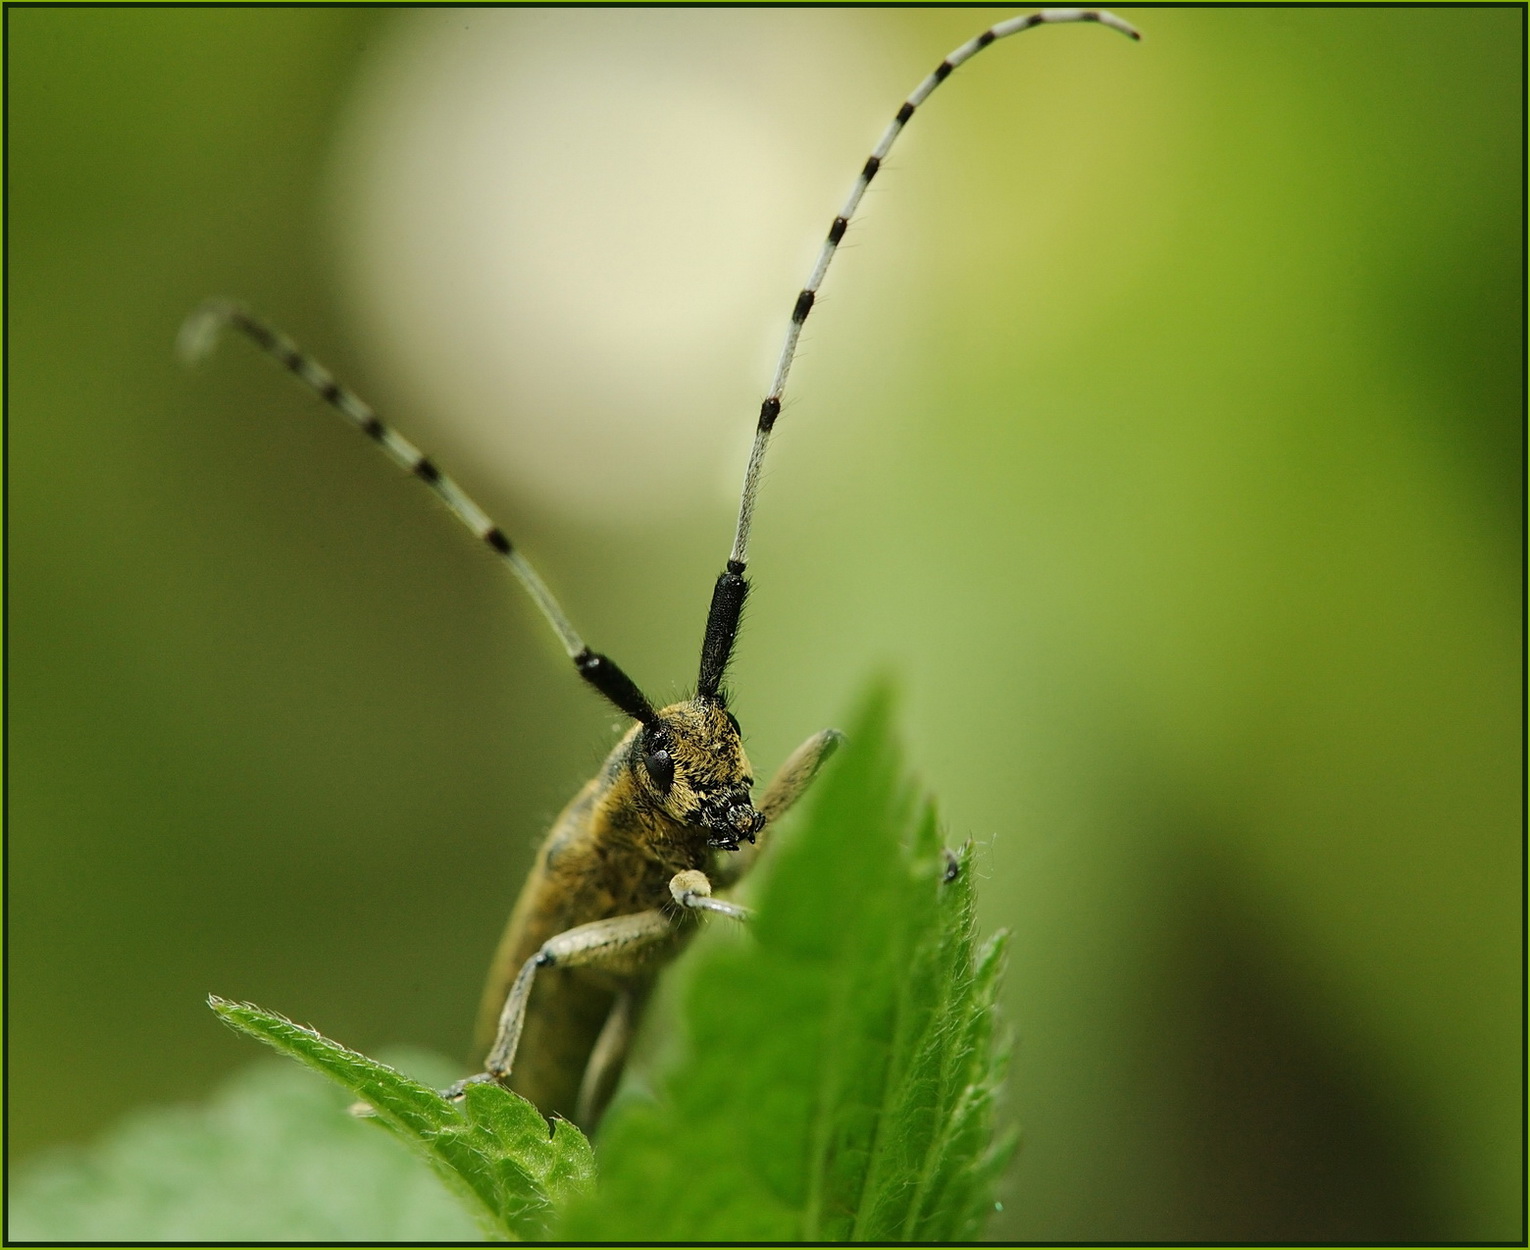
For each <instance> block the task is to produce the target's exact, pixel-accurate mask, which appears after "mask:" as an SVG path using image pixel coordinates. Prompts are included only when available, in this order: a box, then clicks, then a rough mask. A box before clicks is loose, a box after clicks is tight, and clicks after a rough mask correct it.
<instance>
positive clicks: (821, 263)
mask: <svg viewBox="0 0 1530 1250" xmlns="http://www.w3.org/2000/svg"><path fill="white" fill-rule="evenodd" d="M1059 22H1098V23H1100V24H1101V25H1102V26H1109V27H1110V28H1111V29H1112V30H1118V31H1120V32H1121V33H1122V34H1123V35H1127V36H1129V37H1131V38H1132V39H1141V38H1142V35H1141V33H1140V32H1139V31H1138V30H1137V29H1136V27H1134V26H1132V25H1131V24H1130V23H1129V22H1125V21H1123V20H1122V19H1121V18H1119V17H1117V16H1116V15H1115V14H1114V13H1110V12H1107V11H1105V10H1104V9H1042V10H1040V11H1039V12H1036V13H1029V14H1026V15H1025V16H1024V17H1012V18H1010V19H1009V20H1008V21H1004V22H1000V23H999V24H998V25H997V26H991V27H989V28H988V29H987V30H985V31H984V32H983V33H982V34H981V35H978V36H977V37H976V38H974V39H969V40H968V41H967V42H966V43H964V44H962V46H961V47H959V48H957V49H956V50H955V51H954V52H952V53H951V54H950V55H949V56H947V57H946V59H945V60H943V61H942V62H941V63H940V64H939V65H937V66H936V67H935V71H934V72H933V73H932V74H930V75H929V76H928V77H927V78H926V79H925V80H924V81H923V82H921V83H920V84H919V85H918V86H917V87H915V88H914V90H913V93H912V94H911V95H910V96H909V97H908V99H906V100H905V101H904V102H903V106H902V107H901V108H899V110H898V112H897V114H896V115H895V116H894V117H893V119H892V121H891V122H889V123H888V126H887V129H886V130H885V131H883V132H882V138H881V141H880V142H878V144H877V146H876V147H875V148H873V149H872V151H871V156H870V157H869V158H868V159H867V161H866V164H865V165H864V166H863V167H862V168H861V172H860V174H859V176H858V177H857V178H856V180H855V185H854V186H852V187H851V188H850V196H849V198H848V199H847V200H846V201H845V205H844V207H843V208H841V209H840V210H839V215H838V216H837V217H835V218H834V221H833V224H831V225H830V226H829V234H828V237H827V238H826V239H825V240H824V243H823V247H822V248H821V249H820V250H819V252H818V260H817V261H816V262H815V263H814V265H813V272H812V273H811V274H809V275H808V280H807V285H806V286H805V287H803V288H802V292H801V294H799V295H798V296H797V302H796V304H795V305H794V306H793V307H792V315H791V322H790V323H789V325H788V326H787V330H786V341H785V343H783V344H782V346H781V355H780V358H779V359H778V360H777V362H776V373H775V378H774V379H773V380H772V381H771V384H770V393H769V394H768V395H766V397H765V401H764V403H762V404H761V405H760V416H759V422H758V424H757V425H756V426H755V431H754V446H753V447H752V448H751V449H750V452H749V467H748V468H747V469H745V470H744V489H743V493H742V495H741V497H740V499H739V505H738V526H737V528H736V529H735V530H734V533H733V551H732V554H730V555H729V557H728V565H727V568H726V569H725V570H724V571H723V572H722V574H721V575H720V576H719V577H718V579H717V585H716V586H715V587H714V588H713V590H712V606H711V610H710V611H709V612H708V614H707V627H706V634H705V637H704V639H703V641H702V645H701V676H700V679H699V681H698V683H697V689H698V693H699V694H701V695H702V696H705V697H712V696H715V695H716V694H717V690H718V687H719V686H720V685H721V684H722V679H723V674H724V673H725V672H726V670H727V667H728V660H729V659H730V657H731V655H732V651H733V642H734V639H735V638H736V637H737V635H738V623H739V617H740V614H741V613H742V611H743V607H744V599H745V597H746V596H747V595H748V593H749V586H748V583H747V582H746V581H745V580H744V569H745V566H746V565H747V564H748V561H749V528H750V525H751V524H752V522H753V520H754V505H755V497H756V496H757V495H758V493H759V489H760V466H761V464H762V463H763V462H764V460H765V447H766V445H767V444H768V443H769V442H770V432H771V430H772V429H774V428H775V424H776V418H777V417H779V416H780V415H781V396H782V394H783V393H784V392H785V390H786V376H787V374H788V373H790V372H791V367H792V358H793V357H794V356H795V355H796V354H797V339H798V338H799V337H800V336H801V334H802V325H803V322H805V321H806V320H807V317H808V313H810V312H812V311H813V303H814V301H815V300H816V299H817V297H818V288H819V287H820V286H821V285H822V284H823V278H824V274H826V273H827V272H828V269H829V262H830V261H832V260H833V259H834V253H835V251H836V249H837V248H838V247H839V243H840V240H841V239H843V238H844V237H845V230H846V229H847V228H848V227H849V225H850V218H851V217H852V216H854V214H855V210H856V208H857V206H859V204H860V202H861V197H862V196H863V195H865V193H866V188H867V187H869V186H870V185H871V180H872V179H873V178H875V177H876V174H877V170H878V169H880V168H881V165H882V162H883V161H884V160H885V159H886V158H887V153H888V152H889V151H890V150H891V149H892V145H893V142H894V141H895V140H896V139H897V137H898V136H899V135H900V134H901V133H902V132H903V127H904V126H906V125H907V124H908V119H909V118H910V117H912V116H913V115H914V110H915V109H917V108H918V107H919V106H920V105H921V104H923V103H924V102H925V100H927V99H928V98H929V96H930V93H931V92H933V91H934V90H935V88H936V87H938V86H940V84H941V83H943V82H945V80H946V79H947V78H948V77H950V75H951V71H952V70H954V69H955V68H956V67H957V66H958V65H961V64H963V63H964V62H966V61H969V60H971V59H972V58H973V57H974V56H976V55H977V54H978V53H979V52H981V51H982V50H983V49H984V48H986V47H987V46H988V45H989V44H991V43H995V42H997V41H998V40H1000V39H1003V38H1005V37H1007V36H1009V35H1016V34H1019V33H1020V32H1021V31H1023V30H1030V29H1031V28H1032V27H1034V26H1044V25H1047V24H1049V23H1059Z"/></svg>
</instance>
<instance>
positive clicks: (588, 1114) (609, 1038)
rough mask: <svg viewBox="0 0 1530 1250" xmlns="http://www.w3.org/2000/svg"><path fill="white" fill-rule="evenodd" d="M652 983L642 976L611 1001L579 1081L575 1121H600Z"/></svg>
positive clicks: (614, 1086) (587, 1122) (594, 1122)
mask: <svg viewBox="0 0 1530 1250" xmlns="http://www.w3.org/2000/svg"><path fill="white" fill-rule="evenodd" d="M652 984H653V983H652V980H651V979H646V978H645V979H644V980H643V981H642V982H641V983H640V984H637V985H633V986H629V987H628V988H627V989H624V990H623V991H622V992H621V993H620V994H618V995H617V996H616V1001H615V1002H614V1003H612V1004H611V1014H610V1015H609V1016H607V1017H606V1023H605V1026H604V1027H603V1028H602V1029H601V1030H600V1037H599V1038H597V1039H596V1041H595V1049H594V1050H592V1051H591V1052H590V1060H589V1062H588V1063H587V1064H586V1065H585V1069H584V1079H583V1080H582V1081H581V1082H580V1083H579V1101H578V1103H577V1104H576V1105H575V1109H574V1122H575V1123H576V1124H580V1125H583V1126H584V1127H586V1128H589V1127H590V1126H592V1125H595V1124H598V1123H600V1117H601V1116H602V1115H603V1114H604V1113H605V1109H606V1104H607V1103H608V1102H610V1101H611V1095H612V1094H613V1093H615V1092H616V1082H617V1080H618V1079H619V1078H620V1076H621V1074H622V1068H623V1067H624V1066H625V1065H626V1062H627V1051H628V1049H629V1048H630V1047H631V1045H632V1038H633V1035H634V1034H635V1033H636V1032H637V1022H638V1018H639V1017H640V1016H641V1015H642V1011H643V1004H644V1002H646V1001H647V998H648V991H649V989H650V987H651V986H652Z"/></svg>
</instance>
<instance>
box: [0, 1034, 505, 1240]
mask: <svg viewBox="0 0 1530 1250" xmlns="http://www.w3.org/2000/svg"><path fill="white" fill-rule="evenodd" d="M408 1062H409V1065H410V1067H411V1069H415V1068H419V1067H439V1069H440V1072H441V1074H442V1075H445V1073H447V1072H448V1071H450V1068H449V1065H448V1064H447V1062H446V1061H445V1060H444V1059H440V1058H438V1057H437V1056H424V1057H421V1056H411V1057H410V1058H409V1060H408ZM66 1079H67V1078H66ZM348 1101H350V1099H349V1098H348V1097H347V1096H346V1095H345V1094H344V1092H343V1091H341V1090H340V1089H338V1088H336V1087H334V1086H331V1085H327V1084H326V1083H324V1082H322V1081H316V1080H314V1079H313V1078H312V1077H311V1076H309V1075H307V1074H306V1073H303V1072H299V1071H298V1070H297V1068H295V1067H293V1066H292V1065H291V1064H289V1063H285V1062H278V1061H276V1060H274V1059H273V1060H270V1061H263V1062H261V1063H260V1064H258V1065H256V1066H255V1067H252V1068H250V1069H248V1070H246V1071H244V1072H240V1073H238V1074H237V1075H236V1076H234V1077H233V1078H231V1079H230V1080H229V1081H228V1083H227V1084H225V1085H224V1086H223V1087H222V1088H220V1089H219V1090H218V1091H217V1092H216V1093H215V1094H214V1095H213V1096H212V1097H211V1098H210V1099H209V1100H208V1101H207V1103H206V1104H204V1105H202V1106H197V1107H164V1108H155V1109H153V1110H150V1111H141V1112H138V1113H137V1114H135V1115H133V1116H131V1117H129V1118H128V1119H127V1120H125V1121H123V1122H122V1123H121V1124H119V1125H117V1126H116V1127H115V1128H114V1129H113V1130H112V1131H111V1132H110V1133H108V1134H107V1135H106V1136H105V1137H104V1138H103V1139H102V1140H101V1141H99V1142H96V1143H94V1144H93V1145H91V1146H89V1147H85V1148H78V1147H71V1148H65V1149H58V1150H54V1151H51V1152H50V1153H48V1154H47V1155H44V1156H42V1157H40V1158H36V1159H31V1160H27V1161H25V1162H23V1163H21V1164H19V1165H17V1166H15V1167H14V1168H13V1170H12V1173H11V1177H10V1181H11V1183H10V1187H9V1194H8V1199H9V1201H8V1207H7V1213H6V1214H7V1223H8V1229H7V1231H8V1233H9V1235H10V1237H11V1238H13V1239H15V1240H17V1241H64V1242H74V1243H76V1244H86V1245H89V1244H96V1243H100V1242H110V1241H141V1242H174V1241H184V1242H199V1243H203V1244H206V1243H209V1242H217V1241H224V1242H228V1241H240V1242H249V1241H268V1242H279V1241H289V1242H299V1243H304V1242H306V1243H315V1242H337V1241H359V1242H372V1243H377V1242H386V1241H402V1242H415V1243H418V1242H421V1241H461V1240H466V1239H471V1238H473V1237H475V1236H476V1235H478V1230H477V1228H476V1227H475V1225H474V1222H473V1219H472V1217H471V1216H470V1215H469V1214H468V1213H467V1211H466V1210H465V1209H464V1208H463V1206H462V1203H461V1202H460V1201H459V1200H458V1199H457V1198H456V1197H455V1196H454V1195H452V1194H450V1193H448V1192H447V1191H446V1190H445V1189H444V1188H443V1187H442V1185H441V1182H440V1181H438V1180H437V1179H436V1178H435V1177H434V1176H433V1175H432V1174H431V1172H430V1170H429V1169H428V1168H425V1167H422V1166H421V1165H420V1162H419V1160H418V1159H417V1158H415V1157H414V1155H413V1154H412V1153H411V1152H410V1151H409V1150H408V1149H407V1148H406V1147H404V1146H403V1145H402V1144H401V1143H399V1142H398V1141H395V1140H394V1139H393V1138H392V1137H391V1136H389V1135H387V1134H384V1133H379V1132H378V1131H377V1130H376V1129H375V1128H369V1127H368V1126H367V1125H366V1124H364V1123H362V1121H360V1120H358V1119H356V1118H355V1117H354V1116H349V1115H346V1114H345V1105H346V1103H347V1102H348Z"/></svg>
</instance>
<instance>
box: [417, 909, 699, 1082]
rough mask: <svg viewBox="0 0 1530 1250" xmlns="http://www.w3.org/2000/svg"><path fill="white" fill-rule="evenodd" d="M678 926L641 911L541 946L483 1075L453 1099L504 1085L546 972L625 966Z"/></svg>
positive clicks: (519, 979) (515, 989)
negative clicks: (491, 1084) (481, 1086)
mask: <svg viewBox="0 0 1530 1250" xmlns="http://www.w3.org/2000/svg"><path fill="white" fill-rule="evenodd" d="M674 932H675V929H674V924H673V922H672V921H671V920H670V918H669V917H668V916H667V915H665V913H664V912H662V911H659V910H657V909H655V910H653V911H640V912H636V913H634V914H632V915H628V916H612V917H610V918H609V919H606V920H593V921H591V922H590V923H589V924H582V925H578V926H576V927H575V928H572V929H568V930H566V931H565V932H563V933H560V934H558V935H557V936H556V937H550V938H548V939H547V941H546V942H544V943H542V948H541V950H539V951H537V953H536V954H535V955H533V956H531V958H530V959H528V960H527V961H526V962H525V963H524V964H522V965H521V970H520V972H519V973H517V974H516V978H515V981H514V982H513V983H512V984H511V986H510V993H509V994H508V995H507V996H506V998H505V1005H504V1007H503V1009H502V1010H501V1011H500V1013H499V1025H498V1027H497V1029H496V1030H495V1035H494V1045H493V1046H491V1047H490V1048H489V1054H488V1057H487V1058H485V1059H484V1061H483V1066H484V1071H483V1073H482V1074H481V1075H480V1076H478V1077H469V1078H468V1079H467V1080H466V1081H459V1082H457V1084H456V1085H453V1086H452V1087H451V1089H449V1090H447V1092H446V1096H447V1097H448V1098H452V1097H457V1096H460V1094H461V1093H462V1090H463V1088H464V1087H465V1086H466V1085H469V1084H471V1083H473V1082H474V1081H482V1080H492V1081H500V1082H503V1081H504V1080H505V1079H506V1078H507V1077H508V1076H509V1075H510V1071H511V1067H512V1065H513V1064H514V1063H515V1052H516V1049H517V1048H518V1047H519V1046H520V1044H521V1030H522V1028H523V1027H524V1026H525V1024H526V1006H527V1004H528V1003H529V1002H530V1001H531V986H532V983H533V982H534V981H535V980H536V975H537V971H538V969H541V968H576V967H580V966H585V967H599V966H600V965H602V964H605V965H610V964H620V963H624V962H626V961H628V960H630V958H631V957H632V956H633V955H636V954H638V953H639V952H641V951H643V950H645V949H646V948H648V947H652V946H656V945H658V944H659V943H660V942H662V941H664V940H665V939H667V938H670V937H672V936H674Z"/></svg>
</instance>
